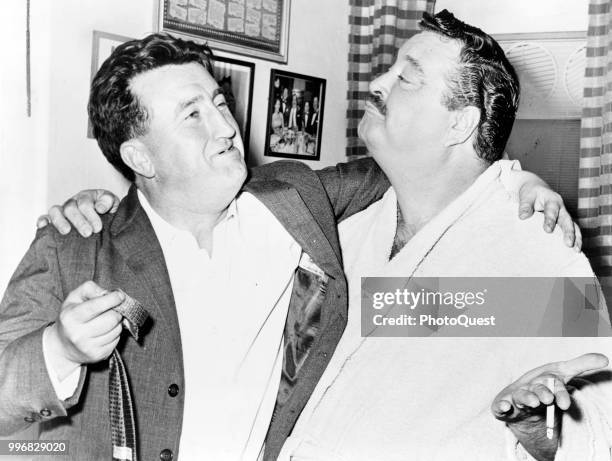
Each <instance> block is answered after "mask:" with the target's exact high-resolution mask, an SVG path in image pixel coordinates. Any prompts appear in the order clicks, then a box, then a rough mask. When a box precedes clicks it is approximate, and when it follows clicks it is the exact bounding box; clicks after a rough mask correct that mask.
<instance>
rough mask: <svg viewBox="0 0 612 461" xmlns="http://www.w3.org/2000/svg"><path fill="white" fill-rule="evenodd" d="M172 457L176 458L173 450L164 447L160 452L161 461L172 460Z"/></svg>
mask: <svg viewBox="0 0 612 461" xmlns="http://www.w3.org/2000/svg"><path fill="white" fill-rule="evenodd" d="M172 458H174V455H173V454H172V450H168V449H167V448H164V449H163V450H162V451H160V452H159V459H161V461H172Z"/></svg>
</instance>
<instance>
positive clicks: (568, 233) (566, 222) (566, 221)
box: [557, 207, 577, 248]
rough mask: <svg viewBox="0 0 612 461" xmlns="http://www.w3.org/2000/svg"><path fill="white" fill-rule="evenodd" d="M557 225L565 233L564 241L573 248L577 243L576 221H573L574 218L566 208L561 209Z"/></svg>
mask: <svg viewBox="0 0 612 461" xmlns="http://www.w3.org/2000/svg"><path fill="white" fill-rule="evenodd" d="M557 224H558V225H559V227H561V230H562V231H563V241H564V242H565V244H566V245H567V246H568V247H570V248H572V247H573V246H574V243H575V241H576V229H575V228H576V227H577V226H575V225H574V221H573V220H572V217H571V216H570V214H569V213H568V211H567V209H566V208H565V207H561V209H560V210H559V217H558V218H557Z"/></svg>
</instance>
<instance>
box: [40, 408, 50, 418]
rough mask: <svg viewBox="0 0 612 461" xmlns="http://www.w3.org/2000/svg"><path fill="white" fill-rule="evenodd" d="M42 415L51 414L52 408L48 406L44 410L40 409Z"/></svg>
mask: <svg viewBox="0 0 612 461" xmlns="http://www.w3.org/2000/svg"><path fill="white" fill-rule="evenodd" d="M40 415H41V416H45V417H46V416H51V410H49V409H48V408H43V409H42V410H40Z"/></svg>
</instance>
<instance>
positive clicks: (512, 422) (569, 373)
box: [491, 353, 608, 461]
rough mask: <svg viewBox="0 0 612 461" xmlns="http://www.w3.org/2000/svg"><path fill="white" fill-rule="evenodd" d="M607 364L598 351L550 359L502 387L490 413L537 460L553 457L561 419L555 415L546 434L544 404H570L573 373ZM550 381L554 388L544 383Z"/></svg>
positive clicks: (564, 407)
mask: <svg viewBox="0 0 612 461" xmlns="http://www.w3.org/2000/svg"><path fill="white" fill-rule="evenodd" d="M607 365H608V359H607V357H606V356H605V355H602V354H595V353H593V354H584V355H581V356H580V357H577V358H575V359H573V360H568V361H565V362H554V363H549V364H546V365H543V366H541V367H538V368H535V369H533V370H531V371H529V372H527V373H525V374H524V375H523V376H521V377H520V378H519V379H518V380H516V381H515V382H513V383H512V384H510V385H509V386H507V387H506V388H505V389H504V390H502V391H501V392H500V393H499V394H497V396H496V397H495V400H494V401H493V403H492V405H491V411H492V412H493V415H494V416H495V417H496V418H497V419H499V420H500V421H503V422H505V423H506V424H507V426H508V427H509V428H510V430H511V431H512V432H513V433H514V435H515V436H516V438H517V439H518V441H519V442H520V443H521V445H522V446H523V447H524V448H525V449H526V450H527V451H528V452H529V453H530V454H531V456H533V457H534V458H536V459H537V460H547V461H548V460H553V459H554V457H555V453H556V451H557V444H558V440H559V432H560V420H561V418H560V417H559V418H555V429H554V436H553V438H552V440H551V439H548V438H547V437H546V407H547V406H548V405H552V404H554V405H555V406H556V411H557V412H559V411H562V412H563V411H567V410H568V409H569V408H570V406H571V403H572V401H571V398H570V394H569V386H568V385H567V384H568V382H569V381H570V380H571V379H573V378H575V377H576V376H579V375H582V374H585V373H589V372H593V371H597V370H599V369H601V368H604V367H606V366H607ZM551 378H552V379H553V380H554V383H555V385H554V390H550V389H549V388H548V386H547V383H548V381H549V379H551Z"/></svg>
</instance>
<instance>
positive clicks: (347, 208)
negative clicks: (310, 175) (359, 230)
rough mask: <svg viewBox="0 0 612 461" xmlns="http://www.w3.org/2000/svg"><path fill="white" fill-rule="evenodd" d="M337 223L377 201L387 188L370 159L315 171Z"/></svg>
mask: <svg viewBox="0 0 612 461" xmlns="http://www.w3.org/2000/svg"><path fill="white" fill-rule="evenodd" d="M316 173H317V175H318V176H319V179H320V181H321V183H322V184H323V187H324V188H325V190H326V192H327V195H328V196H329V199H330V202H331V203H332V206H333V208H334V213H335V215H336V218H337V219H338V221H342V220H343V219H346V218H348V217H350V216H352V215H353V214H355V213H358V212H359V211H362V210H364V209H365V208H367V207H368V206H369V205H371V204H372V203H374V202H376V201H377V200H380V199H381V198H382V196H383V195H384V193H385V192H386V191H387V190H388V189H389V187H391V184H390V183H389V180H388V179H387V176H386V175H385V174H384V172H383V171H382V170H381V169H380V167H379V166H378V165H377V164H376V162H375V161H374V160H373V159H372V158H363V159H359V160H353V161H350V162H347V163H338V164H337V165H336V166H332V167H328V168H324V169H322V170H318V171H317V172H316Z"/></svg>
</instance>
